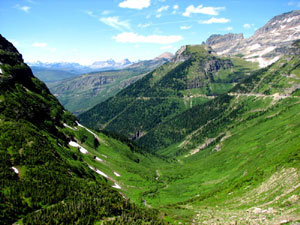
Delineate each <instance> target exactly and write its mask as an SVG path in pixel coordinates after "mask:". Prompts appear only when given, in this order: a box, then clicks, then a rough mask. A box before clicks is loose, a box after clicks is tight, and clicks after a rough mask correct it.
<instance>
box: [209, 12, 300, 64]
mask: <svg viewBox="0 0 300 225" xmlns="http://www.w3.org/2000/svg"><path fill="white" fill-rule="evenodd" d="M299 38H300V10H296V11H292V12H288V13H283V14H280V15H278V16H275V17H274V18H272V19H271V20H270V21H269V22H268V23H267V24H266V25H265V26H263V27H261V28H260V29H258V30H257V31H256V32H255V34H254V35H253V36H251V37H250V38H244V37H243V35H242V34H232V33H230V34H225V35H212V36H210V37H209V38H208V39H207V41H206V43H205V44H206V45H208V46H211V47H212V48H213V49H214V50H215V51H216V52H217V53H218V55H226V56H233V55H240V56H242V57H243V58H244V59H246V60H247V61H252V62H258V63H259V65H260V67H265V66H268V65H270V64H272V63H273V62H275V61H277V60H278V59H279V58H280V56H282V55H283V53H284V52H286V51H287V49H288V48H289V47H290V46H291V44H292V43H293V41H295V40H297V39H299Z"/></svg>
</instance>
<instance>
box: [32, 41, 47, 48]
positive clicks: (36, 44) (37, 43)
mask: <svg viewBox="0 0 300 225" xmlns="http://www.w3.org/2000/svg"><path fill="white" fill-rule="evenodd" d="M32 46H33V47H36V48H46V47H47V46H48V44H47V43H41V42H34V43H33V44H32Z"/></svg>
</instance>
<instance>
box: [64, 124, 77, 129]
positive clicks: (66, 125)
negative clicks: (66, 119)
mask: <svg viewBox="0 0 300 225" xmlns="http://www.w3.org/2000/svg"><path fill="white" fill-rule="evenodd" d="M64 126H65V127H67V128H69V129H71V130H76V128H73V127H70V126H69V125H68V124H66V123H64Z"/></svg>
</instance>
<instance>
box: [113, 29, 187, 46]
mask: <svg viewBox="0 0 300 225" xmlns="http://www.w3.org/2000/svg"><path fill="white" fill-rule="evenodd" d="M113 39H115V40H116V41H117V42H121V43H152V44H171V43H175V42H178V41H180V40H182V39H183V38H182V36H180V35H170V36H164V35H149V36H143V35H139V34H136V33H133V32H123V33H121V34H118V35H117V36H114V37H113Z"/></svg>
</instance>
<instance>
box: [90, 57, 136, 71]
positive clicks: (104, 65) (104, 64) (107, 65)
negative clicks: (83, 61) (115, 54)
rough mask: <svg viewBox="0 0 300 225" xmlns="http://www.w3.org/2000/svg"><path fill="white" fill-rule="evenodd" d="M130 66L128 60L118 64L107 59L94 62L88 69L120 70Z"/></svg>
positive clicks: (130, 63)
mask: <svg viewBox="0 0 300 225" xmlns="http://www.w3.org/2000/svg"><path fill="white" fill-rule="evenodd" d="M132 64H133V63H132V62H130V61H129V60H128V59H124V60H122V61H120V62H116V61H115V60H113V59H109V60H107V61H97V62H94V63H93V64H92V65H90V68H92V69H106V70H112V69H122V68H125V67H127V66H130V65H132Z"/></svg>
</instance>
